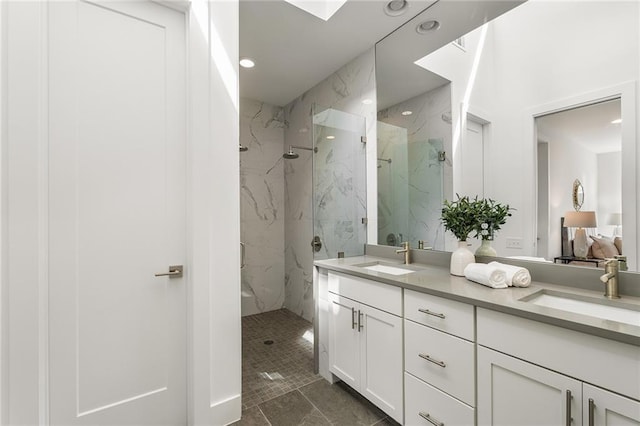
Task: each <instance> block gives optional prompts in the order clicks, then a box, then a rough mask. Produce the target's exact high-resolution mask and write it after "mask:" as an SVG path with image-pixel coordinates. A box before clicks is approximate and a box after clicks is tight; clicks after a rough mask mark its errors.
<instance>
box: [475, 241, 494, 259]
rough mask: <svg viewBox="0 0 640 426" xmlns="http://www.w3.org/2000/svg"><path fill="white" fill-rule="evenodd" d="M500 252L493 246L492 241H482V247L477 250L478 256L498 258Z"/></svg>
mask: <svg viewBox="0 0 640 426" xmlns="http://www.w3.org/2000/svg"><path fill="white" fill-rule="evenodd" d="M497 255H498V252H496V249H494V248H493V247H492V246H491V240H482V243H481V244H480V247H478V249H477V250H476V256H492V257H496V256H497Z"/></svg>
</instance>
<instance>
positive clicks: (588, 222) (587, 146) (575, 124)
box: [535, 98, 623, 267]
mask: <svg viewBox="0 0 640 426" xmlns="http://www.w3.org/2000/svg"><path fill="white" fill-rule="evenodd" d="M620 105H621V102H620V98H616V99H609V100H604V101H600V102H595V103H592V104H589V105H584V106H580V107H576V108H573V109H569V110H564V111H560V112H554V113H550V114H547V115H543V116H539V117H537V118H536V120H535V123H536V132H537V138H538V150H537V157H538V214H537V216H538V220H537V222H538V223H537V226H538V244H537V247H538V256H540V257H544V258H545V259H547V260H550V261H554V262H556V263H564V264H571V265H579V266H591V267H602V266H603V265H604V259H605V258H612V257H614V256H622V255H623V252H622V232H623V230H622V226H621V224H622V221H621V212H622V190H621V183H622V175H621V171H620V170H621V163H622V156H621V153H622V149H621V145H622V143H621V141H622V136H621V127H620V123H621V106H620Z"/></svg>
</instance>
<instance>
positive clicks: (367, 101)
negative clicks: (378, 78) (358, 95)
mask: <svg viewBox="0 0 640 426" xmlns="http://www.w3.org/2000/svg"><path fill="white" fill-rule="evenodd" d="M362 103H363V104H365V105H371V104H372V103H373V100H372V99H369V98H366V99H363V100H362Z"/></svg>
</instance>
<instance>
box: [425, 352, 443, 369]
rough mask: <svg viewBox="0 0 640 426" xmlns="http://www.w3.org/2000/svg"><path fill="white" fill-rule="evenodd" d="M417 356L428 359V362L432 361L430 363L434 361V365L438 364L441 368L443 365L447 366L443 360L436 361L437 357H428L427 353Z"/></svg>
mask: <svg viewBox="0 0 640 426" xmlns="http://www.w3.org/2000/svg"><path fill="white" fill-rule="evenodd" d="M418 356H419V357H420V358H422V359H426V360H427V361H429V362H432V363H434V364H436V365H439V366H440V367H442V368H445V367H446V366H447V364H445V363H444V362H442V361H438V360H437V359H433V358H431V357H430V356H429V355H427V354H418Z"/></svg>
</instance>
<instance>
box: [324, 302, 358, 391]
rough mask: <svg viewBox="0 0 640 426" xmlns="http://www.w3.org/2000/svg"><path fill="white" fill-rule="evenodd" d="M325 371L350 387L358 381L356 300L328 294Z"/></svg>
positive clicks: (354, 385)
mask: <svg viewBox="0 0 640 426" xmlns="http://www.w3.org/2000/svg"><path fill="white" fill-rule="evenodd" d="M329 309H330V312H329V313H330V315H329V371H331V372H332V373H333V374H335V375H336V376H338V377H339V378H340V379H342V380H343V381H344V382H345V383H346V384H348V385H349V386H351V387H352V388H354V389H358V386H359V384H360V343H359V340H360V339H359V338H360V336H359V334H360V333H359V332H358V325H357V314H358V303H357V302H354V301H353V300H351V299H347V298H346V297H342V296H338V295H337V294H333V293H329Z"/></svg>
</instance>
